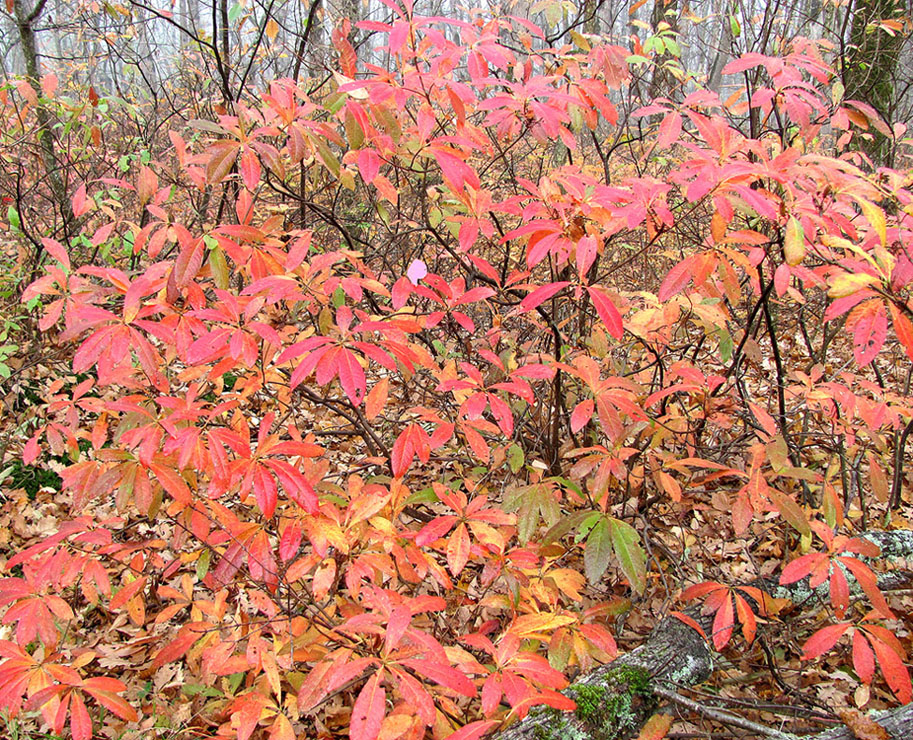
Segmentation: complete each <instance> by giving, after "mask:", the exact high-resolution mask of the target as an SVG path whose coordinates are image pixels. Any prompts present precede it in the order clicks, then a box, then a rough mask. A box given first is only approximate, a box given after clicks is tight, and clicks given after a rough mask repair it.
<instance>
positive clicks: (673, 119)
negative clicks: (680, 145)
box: [656, 111, 682, 149]
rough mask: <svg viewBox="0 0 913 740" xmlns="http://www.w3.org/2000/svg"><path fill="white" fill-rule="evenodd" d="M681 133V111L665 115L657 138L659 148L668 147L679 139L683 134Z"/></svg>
mask: <svg viewBox="0 0 913 740" xmlns="http://www.w3.org/2000/svg"><path fill="white" fill-rule="evenodd" d="M681 133H682V115H681V113H678V112H675V111H673V112H672V113H667V114H666V115H665V116H663V120H662V123H660V124H659V137H658V138H657V140H656V146H657V147H658V148H659V149H666V148H667V147H669V146H671V145H672V144H673V143H674V142H676V141H678V137H679V136H681Z"/></svg>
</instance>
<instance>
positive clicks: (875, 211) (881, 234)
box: [854, 197, 888, 246]
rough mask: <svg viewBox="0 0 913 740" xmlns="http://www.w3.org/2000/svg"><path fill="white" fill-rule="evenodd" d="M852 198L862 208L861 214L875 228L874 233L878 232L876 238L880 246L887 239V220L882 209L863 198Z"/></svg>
mask: <svg viewBox="0 0 913 740" xmlns="http://www.w3.org/2000/svg"><path fill="white" fill-rule="evenodd" d="M854 199H855V201H856V202H857V203H858V204H859V207H860V208H861V209H862V215H863V216H865V217H866V220H867V221H868V222H869V223H870V224H871V225H872V228H873V229H875V233H876V234H878V238H879V239H880V240H881V244H882V246H884V245H885V244H886V243H887V241H888V222H887V219H885V216H884V211H882V210H881V209H880V208H879V207H878V206H876V205H875V204H874V203H872V202H871V201H868V200H865V199H864V198H859V197H856V198H854Z"/></svg>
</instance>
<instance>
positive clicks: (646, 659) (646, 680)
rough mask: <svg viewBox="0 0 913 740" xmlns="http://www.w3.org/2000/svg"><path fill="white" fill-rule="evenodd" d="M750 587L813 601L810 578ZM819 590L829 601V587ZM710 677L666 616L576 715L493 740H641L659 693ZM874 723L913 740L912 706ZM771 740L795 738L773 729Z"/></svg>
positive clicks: (887, 537) (829, 735) (709, 666)
mask: <svg viewBox="0 0 913 740" xmlns="http://www.w3.org/2000/svg"><path fill="white" fill-rule="evenodd" d="M860 536H863V537H866V538H867V539H870V540H871V541H872V542H874V543H875V544H877V545H878V546H879V547H880V548H881V557H880V560H891V561H900V560H904V559H906V558H910V557H913V532H907V531H898V532H871V533H865V534H863V535H860ZM910 578H911V573H910V572H908V571H904V572H899V571H890V572H888V573H885V574H883V575H882V576H879V587H881V588H882V590H885V591H889V590H892V589H897V588H903V587H905V586H908V585H909V583H910ZM750 585H752V586H754V587H756V588H760V589H761V590H762V591H764V592H765V593H767V594H769V595H771V596H774V597H776V598H790V599H791V600H792V601H793V602H794V603H796V604H801V603H805V602H807V601H808V600H809V597H810V596H812V595H813V594H814V590H813V589H810V588H809V584H808V579H804V580H802V581H798V582H797V583H794V584H789V585H787V586H780V585H779V584H777V583H776V582H775V581H770V580H763V579H762V580H759V581H756V582H753V583H752V584H750ZM822 588H823V589H824V593H825V594H826V588H827V587H826V584H825V585H824V586H823V587H822ZM825 598H826V596H825ZM753 606H754V607H757V605H756V604H753ZM685 614H686V615H687V616H688V617H690V618H691V619H692V620H694V622H696V623H697V624H698V625H699V626H700V627H701V629H702V630H703V631H704V633H705V634H709V633H710V630H711V628H712V622H713V616H712V615H702V614H701V613H700V610H699V609H698V608H696V607H694V608H690V609H688V610H687V611H686V612H685ZM713 670H714V653H713V650H712V648H711V647H710V645H709V644H708V642H707V640H705V639H704V637H703V636H702V635H701V634H700V632H698V631H697V630H696V629H694V628H693V627H692V626H690V625H689V624H687V623H686V621H683V620H682V619H680V618H678V617H674V616H673V617H666V618H664V619H663V620H662V621H660V622H659V624H658V625H657V626H656V627H655V628H654V629H653V631H652V632H651V633H650V636H649V637H648V638H647V641H646V642H645V643H644V644H642V645H640V646H638V647H636V648H635V649H634V650H632V651H630V652H629V653H625V654H624V655H622V656H620V657H618V658H617V659H615V660H613V661H611V662H610V663H606V664H605V665H602V666H599V667H598V668H596V669H594V670H593V671H591V672H589V673H587V674H586V675H584V676H582V677H580V678H578V679H577V680H576V681H575V682H574V683H573V684H571V685H570V686H569V687H568V688H566V689H565V690H564V691H563V692H562V693H564V694H565V695H566V696H568V697H570V698H572V699H573V700H574V701H575V702H576V704H577V709H576V710H575V711H572V712H562V711H559V710H556V709H552V708H537V709H535V710H533V711H532V712H530V713H529V715H527V717H526V718H525V719H523V720H522V721H520V722H517V723H515V724H513V725H511V726H509V727H507V728H506V729H504V730H502V731H501V732H499V733H498V734H497V735H495V740H627V739H628V738H631V737H634V736H636V734H637V733H638V732H639V730H640V728H641V727H642V726H643V724H644V723H645V722H646V721H647V719H649V717H650V716H651V715H652V714H654V712H655V711H656V709H657V708H658V706H659V703H660V698H661V697H660V696H659V694H657V689H661V690H662V691H661V693H667V692H669V691H675V690H676V689H677V688H679V687H687V686H696V685H697V684H700V683H703V682H704V681H706V680H707V679H708V678H709V677H710V675H711V674H712V673H713ZM872 716H873V717H876V716H879V717H881V718H879V719H878V720H877V721H878V722H879V723H880V724H882V725H883V726H884V727H885V729H886V730H887V731H888V733H889V735H888V737H889V738H890V740H910V738H913V705H907V706H904V707H900V708H897V709H894V710H890V711H888V712H884V713H880V715H876V714H873V715H872ZM835 733H836V734H835ZM840 733H843V734H840ZM846 733H849V734H846ZM769 736H770V737H779V738H784V737H791V736H790V735H788V734H787V733H783V732H782V731H777V730H773V729H771V732H770V733H769ZM806 737H809V736H806ZM811 737H814V738H815V739H816V740H853V738H854V737H855V736H854V735H853V734H852V731H851V730H850V729H848V728H846V727H842V728H834V729H830V730H826V731H825V732H823V733H821V734H817V735H812V736H811Z"/></svg>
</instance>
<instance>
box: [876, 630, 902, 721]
mask: <svg viewBox="0 0 913 740" xmlns="http://www.w3.org/2000/svg"><path fill="white" fill-rule="evenodd" d="M872 637H874V636H870V639H871V638H872ZM872 647H873V648H875V655H876V656H877V658H878V665H879V666H881V672H882V674H884V677H885V680H886V681H887V682H888V686H890V687H891V691H893V692H894V696H896V697H897V699H898V700H899V701H900V703H901V704H909V703H910V700H911V699H913V691H911V686H910V673H909V671H908V670H907V667H906V665H904V662H903V656H901V655H898V654H897V652H896V651H895V650H894V648H892V647H891V646H890V645H888V644H887V643H885V642H883V641H882V640H880V639H878V638H877V637H874V639H872Z"/></svg>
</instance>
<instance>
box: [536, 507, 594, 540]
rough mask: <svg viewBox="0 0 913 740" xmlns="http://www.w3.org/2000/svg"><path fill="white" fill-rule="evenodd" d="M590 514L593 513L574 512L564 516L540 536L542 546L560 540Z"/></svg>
mask: <svg viewBox="0 0 913 740" xmlns="http://www.w3.org/2000/svg"><path fill="white" fill-rule="evenodd" d="M592 514H593V512H591V511H576V512H574V513H573V514H566V515H565V516H563V517H561V519H560V520H559V521H558V523H557V524H555V525H553V526H552V527H550V528H549V530H548V531H547V532H546V533H545V534H544V535H543V536H542V544H543V545H548V544H550V543H552V542H556V541H558V540H560V539H561V538H562V537H564V535H566V534H567V533H568V532H570V531H571V530H572V529H576V528H577V527H579V526H580V525H581V524H583V522H584V521H585V520H586V519H587V518H588V517H590V516H592Z"/></svg>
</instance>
